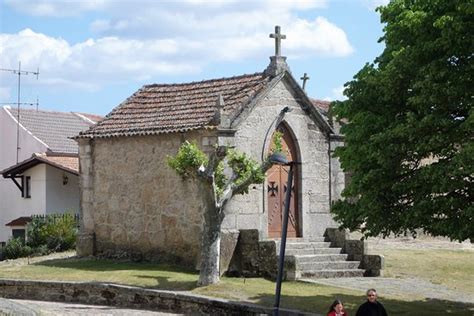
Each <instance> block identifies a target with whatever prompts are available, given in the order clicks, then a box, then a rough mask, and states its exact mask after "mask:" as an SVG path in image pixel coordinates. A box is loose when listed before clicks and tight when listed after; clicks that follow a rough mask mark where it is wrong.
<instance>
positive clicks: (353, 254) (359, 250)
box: [325, 228, 385, 277]
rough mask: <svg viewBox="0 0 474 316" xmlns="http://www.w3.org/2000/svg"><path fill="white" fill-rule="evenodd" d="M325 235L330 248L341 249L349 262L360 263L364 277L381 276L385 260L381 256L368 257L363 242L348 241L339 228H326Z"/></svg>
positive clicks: (345, 234)
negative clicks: (329, 242)
mask: <svg viewBox="0 0 474 316" xmlns="http://www.w3.org/2000/svg"><path fill="white" fill-rule="evenodd" d="M325 235H326V237H327V238H328V239H329V241H331V247H339V248H342V251H343V252H344V253H347V254H348V259H349V260H353V261H360V263H361V266H360V268H361V269H364V270H365V276H370V277H377V276H383V267H384V265H385V259H384V257H383V256H382V255H368V254H367V248H368V244H367V242H366V241H365V240H354V239H349V233H348V232H347V231H345V230H340V229H339V228H328V229H326V234H325Z"/></svg>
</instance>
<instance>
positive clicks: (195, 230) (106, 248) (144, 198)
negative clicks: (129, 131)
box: [80, 132, 217, 265]
mask: <svg viewBox="0 0 474 316" xmlns="http://www.w3.org/2000/svg"><path fill="white" fill-rule="evenodd" d="M184 139H188V140H193V139H195V140H197V142H198V144H200V145H201V146H202V148H203V149H204V150H210V149H211V148H212V145H213V144H214V143H215V142H216V141H217V139H216V138H215V137H212V135H210V134H203V133H197V132H195V133H189V134H187V135H183V134H170V135H168V134H166V135H157V136H142V137H120V138H107V139H97V140H94V141H92V142H89V144H84V145H82V146H80V157H81V170H82V174H81V177H82V182H81V185H82V200H81V206H82V216H83V224H84V225H83V229H82V231H81V233H82V234H86V235H87V234H88V235H89V239H90V238H91V237H90V236H91V235H92V236H93V238H95V247H96V248H95V252H96V254H99V255H101V254H102V255H113V256H119V255H121V254H122V255H127V256H128V255H132V257H133V258H134V259H142V258H144V259H153V260H161V259H165V260H167V261H169V260H174V259H179V260H180V261H181V262H184V263H187V264H189V265H196V264H197V263H198V260H199V253H200V248H201V231H202V224H203V215H202V214H203V212H204V209H203V208H204V205H203V203H202V201H201V198H200V197H199V196H198V190H197V186H196V185H197V183H196V182H195V180H182V179H181V178H180V177H179V176H178V175H177V174H176V173H175V171H173V170H172V169H171V168H170V167H168V165H167V163H166V159H167V156H169V155H174V154H176V152H177V150H178V148H179V146H180V144H181V143H182V141H183V140H184ZM87 153H89V154H90V155H89V156H90V157H87ZM83 239H84V240H86V241H87V237H85V238H83Z"/></svg>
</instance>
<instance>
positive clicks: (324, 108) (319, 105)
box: [310, 98, 331, 116]
mask: <svg viewBox="0 0 474 316" xmlns="http://www.w3.org/2000/svg"><path fill="white" fill-rule="evenodd" d="M310 100H311V103H313V105H314V106H315V107H316V109H317V110H318V111H319V112H321V113H322V114H324V115H326V116H327V115H328V112H329V105H330V104H331V101H323V100H317V99H313V98H310Z"/></svg>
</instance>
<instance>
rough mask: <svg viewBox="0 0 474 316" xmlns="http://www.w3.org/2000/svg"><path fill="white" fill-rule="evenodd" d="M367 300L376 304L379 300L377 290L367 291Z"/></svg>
mask: <svg viewBox="0 0 474 316" xmlns="http://www.w3.org/2000/svg"><path fill="white" fill-rule="evenodd" d="M367 300H368V301H369V302H371V303H374V302H375V301H376V300H377V291H375V289H368V290H367Z"/></svg>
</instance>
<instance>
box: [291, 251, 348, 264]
mask: <svg viewBox="0 0 474 316" xmlns="http://www.w3.org/2000/svg"><path fill="white" fill-rule="evenodd" d="M295 257H296V261H297V262H298V263H306V262H322V261H346V260H347V257H348V255H347V254H345V253H340V254H318V255H302V256H301V255H295Z"/></svg>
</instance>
